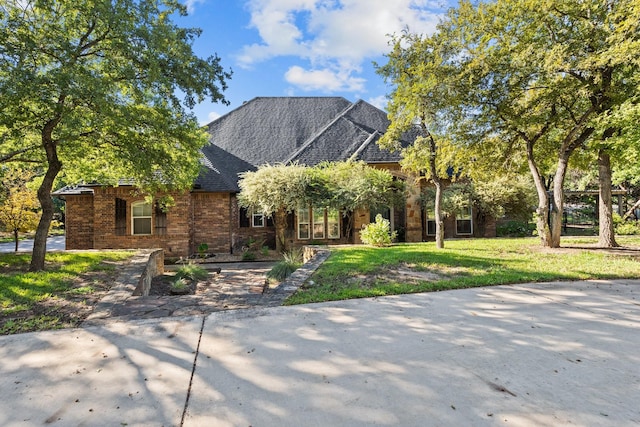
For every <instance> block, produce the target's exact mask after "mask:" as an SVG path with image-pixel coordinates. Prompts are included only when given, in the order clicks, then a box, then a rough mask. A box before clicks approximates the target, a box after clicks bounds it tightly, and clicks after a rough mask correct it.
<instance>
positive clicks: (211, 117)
mask: <svg viewBox="0 0 640 427" xmlns="http://www.w3.org/2000/svg"><path fill="white" fill-rule="evenodd" d="M220 116H222V114H220V113H216V112H215V111H211V112H210V113H209V114H208V115H207V118H208V119H209V122H212V121H214V120H215V119H217V118H219V117H220Z"/></svg>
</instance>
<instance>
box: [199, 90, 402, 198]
mask: <svg viewBox="0 0 640 427" xmlns="http://www.w3.org/2000/svg"><path fill="white" fill-rule="evenodd" d="M388 126H389V120H388V119H387V115H386V113H385V112H384V111H382V110H380V109H378V108H376V107H374V106H373V105H371V104H369V103H367V102H365V101H362V100H360V101H357V102H355V103H351V102H349V101H347V100H346V99H344V98H341V97H299V98H298V97H258V98H254V99H252V100H251V101H249V102H246V103H245V104H243V105H242V106H241V107H239V108H237V109H235V110H233V111H231V112H230V113H228V114H226V115H224V116H222V117H220V118H218V119H216V120H214V121H213V122H211V123H209V125H207V129H208V131H209V134H210V135H211V136H210V138H209V145H208V146H207V147H205V149H204V150H203V153H204V155H205V156H206V161H205V165H208V166H207V169H208V172H207V175H206V178H205V177H204V176H202V175H201V177H200V178H198V179H199V181H201V182H200V184H201V186H202V189H206V190H209V191H224V190H225V189H227V190H228V191H238V190H237V187H238V186H237V181H238V177H237V174H238V173H240V172H244V171H247V170H253V169H255V168H257V167H258V166H260V165H263V164H275V163H293V162H297V163H300V164H306V165H310V166H311V165H316V164H318V163H320V162H322V161H344V160H349V159H354V160H362V161H365V162H367V163H393V162H398V161H399V160H400V155H399V153H391V152H389V151H387V150H381V149H380V148H379V147H378V145H377V144H376V142H377V141H378V139H380V137H381V136H382V135H383V134H384V132H385V131H386V129H387V127H388ZM408 143H409V142H408V141H402V145H403V146H406V145H407V144H408ZM214 188H215V190H214Z"/></svg>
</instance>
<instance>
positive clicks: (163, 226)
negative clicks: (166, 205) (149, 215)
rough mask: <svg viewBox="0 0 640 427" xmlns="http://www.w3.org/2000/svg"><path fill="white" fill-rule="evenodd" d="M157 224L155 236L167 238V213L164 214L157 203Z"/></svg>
mask: <svg viewBox="0 0 640 427" xmlns="http://www.w3.org/2000/svg"><path fill="white" fill-rule="evenodd" d="M155 215H156V222H155V226H156V229H155V234H156V235H157V236H166V234H167V213H166V212H164V211H163V210H162V209H161V208H160V205H159V204H158V203H156V209H155Z"/></svg>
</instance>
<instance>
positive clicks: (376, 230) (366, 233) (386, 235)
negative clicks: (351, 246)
mask: <svg viewBox="0 0 640 427" xmlns="http://www.w3.org/2000/svg"><path fill="white" fill-rule="evenodd" d="M397 235H398V233H397V232H395V231H394V232H393V233H391V223H390V222H389V220H387V219H384V218H382V215H380V214H378V215H376V222H374V223H371V224H367V225H365V226H364V227H362V231H361V232H360V238H361V239H362V242H363V243H365V244H367V245H373V246H388V245H390V244H391V242H392V241H393V239H395V238H396V236H397Z"/></svg>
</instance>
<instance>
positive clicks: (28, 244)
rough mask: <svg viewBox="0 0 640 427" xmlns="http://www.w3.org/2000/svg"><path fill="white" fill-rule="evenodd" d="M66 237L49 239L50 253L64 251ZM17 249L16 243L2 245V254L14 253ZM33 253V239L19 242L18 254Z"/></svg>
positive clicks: (0, 246)
mask: <svg viewBox="0 0 640 427" xmlns="http://www.w3.org/2000/svg"><path fill="white" fill-rule="evenodd" d="M64 245H65V236H64V235H63V236H53V237H49V238H47V250H48V251H63V250H64ZM15 249H16V244H15V242H7V243H0V252H13V251H14V250H15ZM31 251H33V239H24V240H20V241H19V242H18V252H31Z"/></svg>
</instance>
